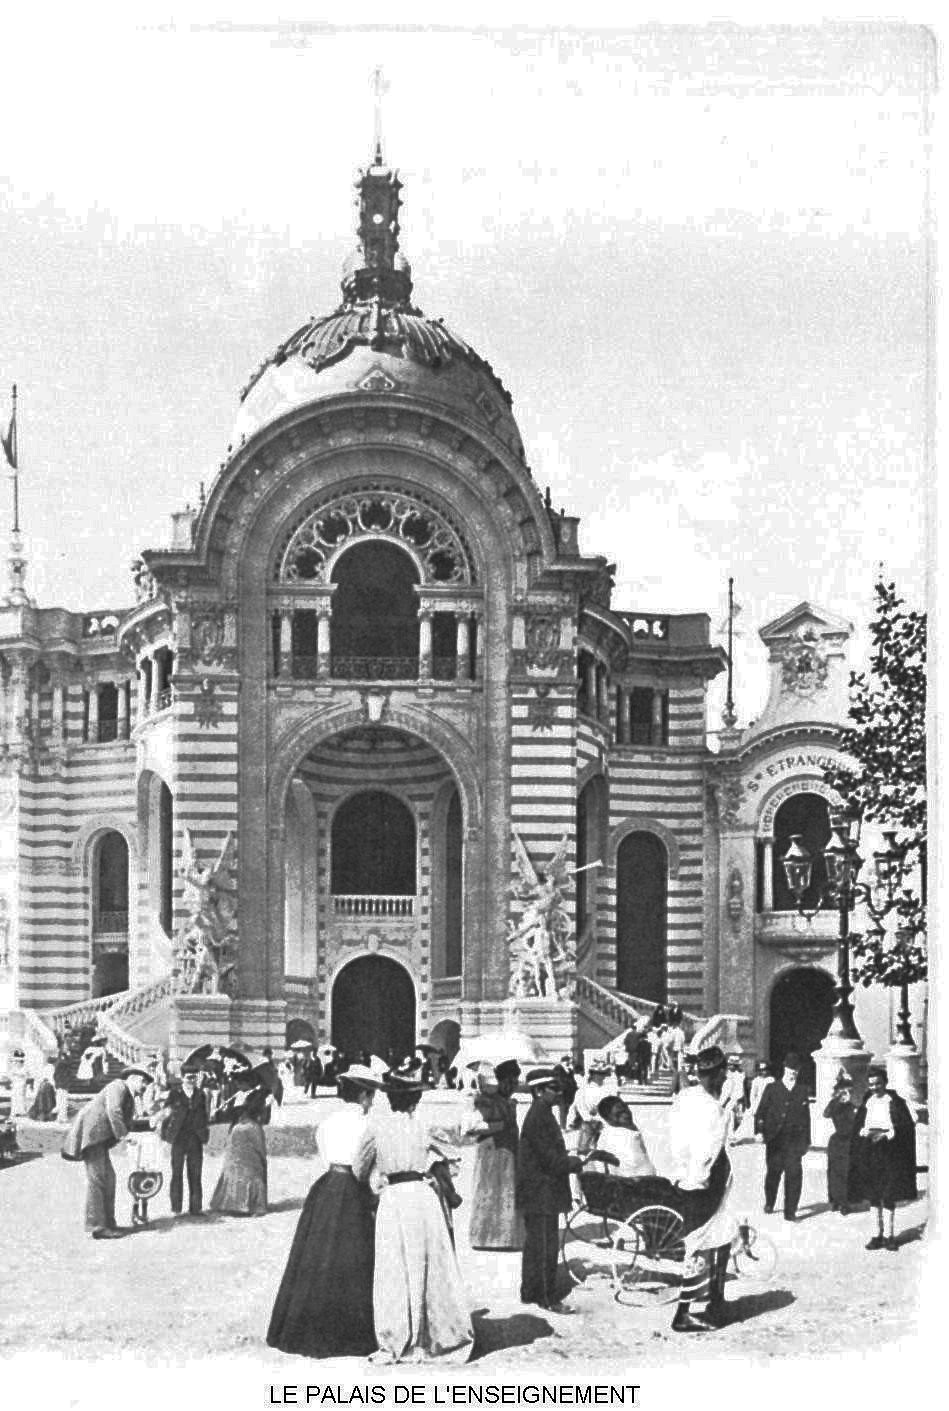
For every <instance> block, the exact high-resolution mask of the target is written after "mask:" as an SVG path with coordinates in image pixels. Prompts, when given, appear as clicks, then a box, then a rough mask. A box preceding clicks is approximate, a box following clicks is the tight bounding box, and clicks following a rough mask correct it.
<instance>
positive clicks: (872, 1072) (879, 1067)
mask: <svg viewBox="0 0 949 1411" xmlns="http://www.w3.org/2000/svg"><path fill="white" fill-rule="evenodd" d="M886 1076H887V1073H886V1069H885V1068H884V1066H883V1064H882V1063H871V1064H870V1067H869V1068H868V1069H867V1077H868V1078H885V1077H886Z"/></svg>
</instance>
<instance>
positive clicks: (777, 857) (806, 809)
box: [771, 794, 830, 911]
mask: <svg viewBox="0 0 949 1411" xmlns="http://www.w3.org/2000/svg"><path fill="white" fill-rule="evenodd" d="M794 833H800V834H801V838H802V842H803V844H804V846H805V847H806V848H807V850H808V852H809V853H810V854H811V859H812V863H813V865H812V870H811V885H810V888H809V889H808V891H807V893H806V894H805V897H804V905H805V906H807V907H814V906H816V905H817V902H818V898H819V897H820V895H821V890H822V888H823V887H824V886H825V885H826V882H827V869H826V866H825V864H824V858H823V852H824V849H825V848H826V846H827V844H828V842H829V840H830V815H829V813H828V809H827V800H826V799H824V798H821V796H820V795H819V794H793V795H792V796H791V798H789V799H785V801H784V803H783V804H781V806H780V808H779V809H778V811H777V813H776V814H775V815H774V847H773V849H772V854H771V869H772V872H771V878H772V886H773V888H774V890H773V897H774V910H775V911H794V910H795V901H794V895H793V893H792V892H791V889H790V887H789V886H788V883H787V877H786V876H785V872H784V855H785V853H786V852H787V850H788V846H789V844H790V842H791V837H792V835H793V834H794ZM824 904H825V905H826V904H827V903H826V900H825V902H824Z"/></svg>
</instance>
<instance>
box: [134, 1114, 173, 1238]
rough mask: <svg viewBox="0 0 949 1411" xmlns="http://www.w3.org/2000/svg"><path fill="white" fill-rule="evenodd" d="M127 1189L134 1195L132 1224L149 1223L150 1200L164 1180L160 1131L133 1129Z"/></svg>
mask: <svg viewBox="0 0 949 1411" xmlns="http://www.w3.org/2000/svg"><path fill="white" fill-rule="evenodd" d="M127 1151H128V1159H129V1176H128V1191H129V1195H130V1196H131V1197H132V1224H133V1225H147V1224H148V1202H149V1201H150V1200H151V1199H152V1197H153V1196H156V1195H157V1194H158V1192H159V1191H160V1190H161V1188H162V1186H163V1185H164V1183H165V1177H164V1175H163V1174H162V1171H161V1169H160V1167H161V1158H162V1143H161V1138H160V1137H159V1135H158V1133H157V1132H152V1131H148V1132H132V1133H131V1135H130V1136H129V1137H128V1139H127Z"/></svg>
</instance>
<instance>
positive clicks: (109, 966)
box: [92, 828, 129, 999]
mask: <svg viewBox="0 0 949 1411" xmlns="http://www.w3.org/2000/svg"><path fill="white" fill-rule="evenodd" d="M93 859H94V860H93V869H92V998H93V999H99V998H100V997H101V996H102V995H114V994H119V993H120V992H121V991H123V990H127V989H128V987H129V948H128V931H129V846H128V843H127V842H126V840H125V838H124V837H123V836H122V834H121V833H119V832H117V831H116V830H115V829H112V828H110V829H108V830H107V831H106V832H104V833H102V834H101V835H100V837H99V838H98V840H97V842H96V846H95V852H94V854H93Z"/></svg>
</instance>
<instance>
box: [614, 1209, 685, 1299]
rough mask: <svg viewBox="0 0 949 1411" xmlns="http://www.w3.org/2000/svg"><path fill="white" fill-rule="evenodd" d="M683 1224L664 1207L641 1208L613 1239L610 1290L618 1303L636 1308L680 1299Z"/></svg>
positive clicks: (682, 1265) (683, 1244)
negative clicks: (612, 1289)
mask: <svg viewBox="0 0 949 1411" xmlns="http://www.w3.org/2000/svg"><path fill="white" fill-rule="evenodd" d="M683 1227H684V1222H683V1219H682V1216H681V1215H680V1214H679V1213H678V1211H676V1210H670V1209H669V1207H668V1206H667V1205H644V1206H643V1207H642V1208H641V1209H640V1210H637V1211H635V1212H634V1214H632V1215H631V1216H630V1217H629V1219H628V1220H627V1221H626V1223H625V1224H624V1225H622V1226H621V1227H620V1228H619V1229H617V1230H616V1231H615V1232H614V1235H613V1262H612V1268H613V1287H614V1292H615V1297H616V1300H617V1302H618V1303H624V1304H629V1305H631V1306H633V1307H636V1308H648V1307H649V1306H651V1305H652V1304H659V1303H671V1302H673V1301H674V1300H675V1299H676V1298H678V1296H679V1287H680V1285H681V1282H682V1270H683V1268H684V1265H685V1239H684V1237H683V1233H682V1231H683Z"/></svg>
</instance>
